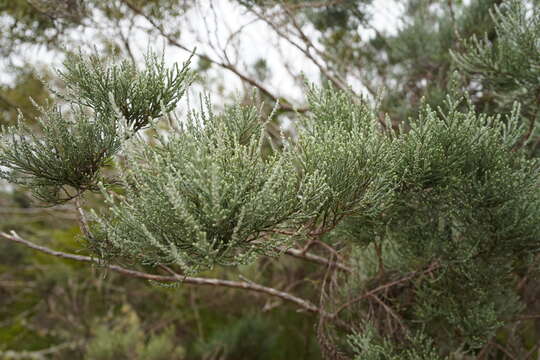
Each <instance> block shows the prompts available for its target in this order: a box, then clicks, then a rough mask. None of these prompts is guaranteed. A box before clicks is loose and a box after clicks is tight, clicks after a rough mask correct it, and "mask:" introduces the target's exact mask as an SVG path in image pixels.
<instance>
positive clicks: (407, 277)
mask: <svg viewBox="0 0 540 360" xmlns="http://www.w3.org/2000/svg"><path fill="white" fill-rule="evenodd" d="M440 267H441V265H440V264H439V263H437V262H432V263H431V264H430V265H429V266H428V267H427V269H425V270H422V271H421V270H419V271H413V272H410V273H408V274H407V275H405V276H404V277H402V278H400V279H397V280H394V281H391V282H389V283H387V284H383V285H381V286H378V287H376V288H375V289H373V290H370V291H368V292H366V293H364V294H362V295H360V296H358V297H356V298H354V299H352V300H351V301H348V302H346V303H345V304H343V305H341V306H340V307H339V308H338V309H337V311H336V312H335V313H334V314H333V315H332V316H333V317H337V315H339V313H340V312H342V311H343V310H345V309H346V308H348V307H349V306H351V305H353V304H355V303H357V302H359V301H362V300H363V299H365V298H367V297H371V296H373V295H375V294H377V293H379V292H381V291H383V290H386V289H388V288H390V287H392V286H395V285H398V284H401V283H404V282H408V281H410V280H412V279H414V278H415V277H417V276H420V275H424V274H429V273H431V272H432V271H434V270H436V269H438V268H440Z"/></svg>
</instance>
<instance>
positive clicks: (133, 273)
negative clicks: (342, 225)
mask: <svg viewBox="0 0 540 360" xmlns="http://www.w3.org/2000/svg"><path fill="white" fill-rule="evenodd" d="M0 237H2V238H4V239H6V240H9V241H13V242H16V243H19V244H22V245H25V246H27V247H29V248H31V249H34V250H37V251H40V252H42V253H45V254H49V255H52V256H56V257H59V258H62V259H69V260H75V261H80V262H86V263H93V264H99V265H102V266H104V267H106V268H107V269H109V270H112V271H115V272H117V273H120V274H122V275H126V276H130V277H134V278H139V279H145V280H151V281H156V282H164V283H184V284H190V285H207V286H222V287H229V288H235V289H243V290H247V291H253V292H258V293H262V294H266V295H270V296H275V297H278V298H281V299H283V300H285V301H288V302H290V303H293V304H295V305H297V306H298V307H300V308H302V309H304V310H306V311H308V312H311V313H315V314H317V313H318V314H320V315H321V316H324V317H331V315H330V314H328V313H326V312H324V311H322V310H321V309H319V308H318V307H317V306H316V305H314V304H313V303H311V302H310V301H308V300H305V299H302V298H299V297H297V296H294V295H292V294H289V293H286V292H283V291H279V290H276V289H274V288H270V287H266V286H263V285H259V284H255V283H252V282H245V281H231V280H222V279H210V278H200V277H191V276H182V275H179V274H177V273H174V272H172V273H173V274H172V275H157V274H149V273H145V272H141V271H137V270H131V269H126V268H123V267H121V266H118V265H112V264H100V263H99V261H98V260H97V259H95V258H92V257H90V256H83V255H75V254H70V253H65V252H62V251H56V250H52V249H50V248H48V247H45V246H41V245H37V244H34V243H33V242H30V241H28V240H25V239H23V238H22V237H20V236H19V235H18V234H17V233H16V232H14V231H11V233H10V234H8V233H5V232H0ZM171 271H172V270H171Z"/></svg>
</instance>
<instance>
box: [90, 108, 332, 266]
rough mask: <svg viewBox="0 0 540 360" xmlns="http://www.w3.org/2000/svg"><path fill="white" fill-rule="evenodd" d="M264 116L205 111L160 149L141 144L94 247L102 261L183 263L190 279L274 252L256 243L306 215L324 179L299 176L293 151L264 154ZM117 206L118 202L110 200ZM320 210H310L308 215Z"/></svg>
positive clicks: (268, 244)
mask: <svg viewBox="0 0 540 360" xmlns="http://www.w3.org/2000/svg"><path fill="white" fill-rule="evenodd" d="M264 139H265V136H264V126H263V124H262V123H261V120H260V116H259V114H258V112H257V110H256V109H255V108H253V107H249V106H239V105H238V106H233V107H229V108H227V109H226V110H225V112H224V113H223V114H222V115H220V116H217V115H215V114H214V113H213V112H212V111H211V109H210V108H209V107H208V109H207V110H202V111H201V112H200V113H195V112H192V113H191V116H190V118H189V120H188V123H187V124H185V125H184V126H183V127H182V130H181V131H180V132H179V133H176V134H171V135H170V138H169V139H165V138H160V139H159V141H160V143H159V144H158V145H156V146H153V147H149V146H145V144H144V143H143V142H139V143H137V144H136V145H135V146H134V147H133V148H132V150H131V151H130V152H129V156H130V160H129V161H128V165H127V166H126V168H125V169H124V170H125V171H124V173H125V175H126V176H125V178H124V182H125V183H126V185H127V188H126V190H127V192H126V196H125V199H124V200H122V201H120V202H116V203H111V206H112V207H111V211H112V214H113V217H111V216H110V215H109V214H103V215H101V216H100V219H99V224H100V226H99V229H98V232H99V233H101V234H102V235H101V236H98V238H101V239H102V240H99V239H98V240H96V241H94V242H93V243H94V244H95V245H96V246H98V247H100V246H103V247H104V248H103V249H101V250H100V252H101V253H103V254H111V253H118V254H120V255H130V256H132V257H135V258H136V259H138V260H140V261H142V262H143V263H150V264H155V263H166V264H177V265H180V266H181V267H182V268H183V269H184V271H186V272H195V271H199V270H201V269H205V268H211V267H213V266H214V265H215V264H222V265H225V264H227V265H233V264H241V263H245V262H248V261H250V260H252V259H253V256H254V255H255V254H261V253H264V254H268V253H271V252H273V251H275V250H276V245H278V244H279V242H278V241H264V242H263V241H260V239H259V237H260V236H261V235H263V234H265V233H269V232H271V231H272V230H275V229H279V228H280V227H283V226H286V225H291V224H292V225H294V224H295V223H297V224H299V223H301V222H302V221H305V220H306V219H307V218H309V215H310V214H309V213H308V214H306V211H307V212H309V211H310V209H312V208H314V204H316V203H318V202H319V200H320V198H321V195H320V194H319V192H320V189H321V187H322V186H323V185H324V183H323V182H322V179H321V178H320V176H319V177H318V176H317V175H314V176H310V177H307V178H300V176H299V175H298V174H297V172H296V171H295V168H294V167H293V165H292V161H291V154H280V153H273V154H270V155H268V156H267V157H264V156H263V154H262V152H261V148H262V145H263V141H264ZM110 201H111V200H110ZM311 211H313V210H311Z"/></svg>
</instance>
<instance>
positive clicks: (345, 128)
mask: <svg viewBox="0 0 540 360" xmlns="http://www.w3.org/2000/svg"><path fill="white" fill-rule="evenodd" d="M308 102H309V106H310V109H311V114H310V115H309V116H308V117H307V118H306V119H304V120H303V121H302V122H301V124H300V129H299V131H298V139H297V143H296V145H295V152H296V153H297V161H298V163H299V164H300V169H301V171H302V173H303V174H305V175H306V176H310V175H312V174H320V175H322V176H323V177H324V179H325V181H326V184H327V188H326V194H325V198H326V202H325V203H324V204H322V205H321V209H320V211H319V220H320V222H321V226H322V227H323V228H324V227H328V228H332V227H334V226H335V225H336V224H337V223H338V222H339V221H340V220H341V219H342V218H343V217H345V216H350V215H358V216H362V217H366V216H370V215H371V214H373V213H377V212H380V211H381V210H382V209H383V208H384V207H385V206H386V205H387V204H388V201H389V200H390V197H391V190H392V184H389V182H388V181H387V179H386V176H387V175H388V171H389V168H390V167H389V165H391V164H390V156H391V147H390V144H391V142H390V138H389V137H387V136H386V135H385V134H384V133H382V132H381V131H380V129H379V127H378V121H377V119H376V116H375V111H374V110H373V109H372V108H370V106H369V105H367V104H366V103H365V102H358V103H356V102H355V101H354V100H353V98H351V96H349V95H347V94H346V93H345V92H343V91H337V90H335V89H317V88H314V87H311V88H310V89H309V92H308Z"/></svg>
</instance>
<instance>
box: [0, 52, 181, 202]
mask: <svg viewBox="0 0 540 360" xmlns="http://www.w3.org/2000/svg"><path fill="white" fill-rule="evenodd" d="M146 61H147V67H146V69H145V70H142V71H139V70H137V69H136V68H135V66H134V65H133V64H130V63H128V62H122V63H121V64H120V65H119V66H112V67H111V68H105V65H104V64H103V63H102V62H101V61H100V60H99V59H98V58H97V56H90V57H89V60H86V58H85V57H84V56H83V55H82V54H78V55H73V56H71V57H70V58H69V59H68V60H67V61H66V62H65V67H66V69H65V70H64V71H60V72H59V74H60V76H61V77H62V78H63V79H64V81H65V82H66V86H67V93H66V94H65V95H62V97H63V98H64V99H67V100H68V101H69V102H70V103H71V104H72V106H71V108H70V111H69V113H68V112H67V111H65V110H64V111H62V110H61V109H60V108H59V107H52V108H50V109H41V113H42V114H41V116H40V117H39V119H38V125H39V127H38V131H39V132H37V133H36V132H35V131H34V130H33V129H31V128H30V127H29V125H27V124H25V123H24V122H23V119H22V118H20V119H19V121H18V124H17V125H16V126H13V127H8V128H6V129H4V135H3V139H2V143H1V144H0V165H2V166H5V167H7V168H8V170H5V171H2V172H0V176H1V177H3V178H5V179H8V180H9V181H11V182H14V183H17V184H22V185H25V186H27V187H29V188H31V189H32V191H33V193H34V195H35V196H36V197H37V198H38V199H40V200H42V201H45V202H49V203H53V204H58V203H62V202H65V201H67V200H70V199H72V198H74V197H75V196H78V195H79V194H81V193H82V192H84V191H86V190H97V189H98V188H97V183H98V182H99V181H100V180H101V179H100V177H99V174H100V169H101V168H102V167H103V166H105V165H106V164H107V162H108V161H109V160H110V159H111V157H112V156H113V155H114V154H116V153H117V152H118V151H119V149H120V147H121V145H122V143H123V141H124V139H126V138H128V137H129V136H131V134H132V132H136V131H138V130H140V129H142V128H143V127H144V126H146V125H148V124H149V122H151V121H153V120H155V119H157V118H160V117H161V116H163V115H164V114H165V113H168V112H171V111H173V110H174V108H175V107H176V104H177V103H178V101H179V99H180V97H181V96H182V95H183V94H184V92H185V88H186V86H187V85H189V83H190V81H191V79H192V74H191V73H190V72H189V71H188V69H187V66H188V63H186V64H184V67H183V68H182V69H180V68H179V67H178V66H175V67H173V69H171V70H167V69H165V65H164V62H163V58H162V59H161V60H160V61H159V60H158V59H157V57H156V56H153V55H148V57H147V58H146ZM124 122H125V123H126V125H127V129H126V125H124ZM104 182H107V181H104Z"/></svg>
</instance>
